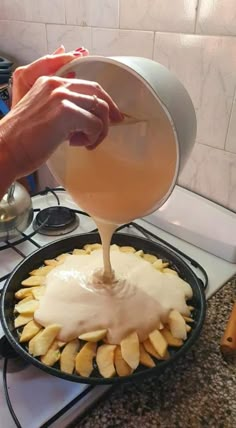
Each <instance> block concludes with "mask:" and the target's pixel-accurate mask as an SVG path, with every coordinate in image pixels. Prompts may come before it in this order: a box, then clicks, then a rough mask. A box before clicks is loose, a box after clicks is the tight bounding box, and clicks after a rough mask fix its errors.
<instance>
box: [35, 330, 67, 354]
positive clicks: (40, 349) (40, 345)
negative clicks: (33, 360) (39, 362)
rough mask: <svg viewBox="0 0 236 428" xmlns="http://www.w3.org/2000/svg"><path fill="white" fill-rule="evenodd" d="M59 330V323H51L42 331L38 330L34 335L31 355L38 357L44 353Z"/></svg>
mask: <svg viewBox="0 0 236 428" xmlns="http://www.w3.org/2000/svg"><path fill="white" fill-rule="evenodd" d="M60 330H61V326H60V325H59V324H51V325H49V326H48V327H46V328H45V329H44V330H43V331H42V332H39V333H38V334H37V335H36V336H35V337H34V339H35V341H34V346H33V356H34V357H38V356H40V355H45V354H46V353H47V351H48V349H49V348H50V346H51V344H52V343H53V341H54V340H55V339H56V337H57V335H58V333H59V331H60Z"/></svg>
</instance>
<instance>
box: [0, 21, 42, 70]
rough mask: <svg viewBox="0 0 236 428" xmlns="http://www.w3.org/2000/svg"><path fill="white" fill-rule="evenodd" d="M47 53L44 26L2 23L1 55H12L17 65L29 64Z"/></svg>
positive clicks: (11, 22) (12, 22) (0, 22)
mask: <svg viewBox="0 0 236 428" xmlns="http://www.w3.org/2000/svg"><path fill="white" fill-rule="evenodd" d="M45 52H47V41H46V31H45V25H44V24H35V23H31V22H27V24H26V23H25V22H19V21H0V53H1V54H5V55H6V56H8V55H10V56H11V57H12V58H13V60H14V61H15V63H16V64H18V65H20V64H27V63H28V62H31V61H34V60H35V59H37V58H39V57H40V56H42V55H45Z"/></svg>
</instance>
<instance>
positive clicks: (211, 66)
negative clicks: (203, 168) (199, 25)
mask: <svg viewBox="0 0 236 428" xmlns="http://www.w3.org/2000/svg"><path fill="white" fill-rule="evenodd" d="M154 59H155V60H157V61H158V62H161V63H162V64H164V65H166V66H167V67H168V68H169V69H170V70H172V71H173V72H174V73H175V74H176V75H177V76H178V78H179V79H180V80H181V81H182V82H183V84H184V85H185V86H186V88H187V90H188V91H189V93H190V95H191V97H192V99H193V102H194V106H195V109H196V111H197V119H198V133H197V141H198V142H200V143H203V144H207V145H209V146H212V147H218V148H222V149H223V148H224V145H225V139H226V134H227V129H228V123H229V118H230V112H231V107H232V102H233V94H234V88H235V84H236V79H235V76H236V38H234V37H206V36H196V35H186V34H170V33H165V34H164V33H156V38H155V47H154Z"/></svg>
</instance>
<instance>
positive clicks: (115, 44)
mask: <svg viewBox="0 0 236 428" xmlns="http://www.w3.org/2000/svg"><path fill="white" fill-rule="evenodd" d="M153 43H154V33H153V32H151V31H134V30H108V29H103V28H92V53H94V54H97V55H105V56H108V55H113V56H114V55H134V56H143V57H146V58H152V52H153Z"/></svg>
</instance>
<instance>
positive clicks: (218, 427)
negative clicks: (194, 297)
mask: <svg viewBox="0 0 236 428" xmlns="http://www.w3.org/2000/svg"><path fill="white" fill-rule="evenodd" d="M235 297H236V279H234V280H233V281H231V282H230V283H229V284H227V285H225V286H224V287H223V289H222V290H221V291H219V292H218V293H217V294H216V295H215V296H214V297H212V298H211V299H210V300H209V302H208V309H207V318H206V322H205V326H204V328H203V331H202V334H201V337H200V339H199V340H198V342H197V343H196V345H195V346H194V347H193V349H192V350H191V351H190V352H189V354H188V355H187V356H186V357H185V358H183V359H181V360H180V361H179V362H178V363H177V364H176V365H175V366H174V367H172V368H171V369H168V370H166V372H165V373H164V374H163V375H162V376H161V377H159V378H153V379H151V380H149V379H147V380H146V381H144V382H143V383H139V384H127V385H123V386H120V387H118V388H116V389H115V390H114V391H113V392H112V393H111V394H110V396H109V397H108V398H106V399H105V400H104V401H103V402H100V403H99V404H98V405H97V407H96V408H95V409H94V410H93V411H91V412H90V413H89V414H88V415H87V416H86V417H85V418H84V419H83V421H81V422H80V423H77V424H76V423H75V424H74V425H73V427H76V428H81V427H82V428H116V427H117V428H118V427H119V428H139V427H141V428H156V427H161V428H203V427H204V428H233V427H236V358H233V359H231V360H230V361H229V360H228V361H225V360H224V359H223V357H222V355H221V353H220V348H219V342H220V339H221V336H222V334H223V331H224V328H225V324H226V320H227V319H228V317H229V314H230V312H231V309H232V305H233V299H234V298H235Z"/></svg>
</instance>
